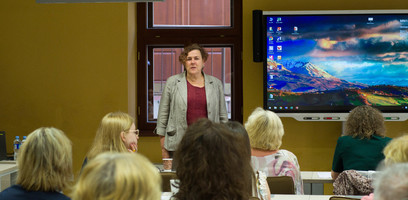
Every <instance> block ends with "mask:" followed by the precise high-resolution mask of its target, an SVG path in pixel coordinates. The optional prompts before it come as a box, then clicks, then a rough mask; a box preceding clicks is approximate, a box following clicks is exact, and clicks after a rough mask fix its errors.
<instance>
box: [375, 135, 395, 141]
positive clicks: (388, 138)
mask: <svg viewBox="0 0 408 200" xmlns="http://www.w3.org/2000/svg"><path fill="white" fill-rule="evenodd" d="M371 139H375V140H380V141H383V142H389V141H391V140H392V138H390V137H386V136H379V135H372V136H371Z"/></svg>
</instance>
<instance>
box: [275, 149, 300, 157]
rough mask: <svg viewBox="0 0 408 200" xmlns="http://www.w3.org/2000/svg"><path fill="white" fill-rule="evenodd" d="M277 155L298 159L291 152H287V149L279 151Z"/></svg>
mask: <svg viewBox="0 0 408 200" xmlns="http://www.w3.org/2000/svg"><path fill="white" fill-rule="evenodd" d="M277 153H279V154H282V155H285V156H287V157H292V158H296V155H295V154H294V153H292V152H291V151H289V150H286V149H281V150H279V151H278V152H277Z"/></svg>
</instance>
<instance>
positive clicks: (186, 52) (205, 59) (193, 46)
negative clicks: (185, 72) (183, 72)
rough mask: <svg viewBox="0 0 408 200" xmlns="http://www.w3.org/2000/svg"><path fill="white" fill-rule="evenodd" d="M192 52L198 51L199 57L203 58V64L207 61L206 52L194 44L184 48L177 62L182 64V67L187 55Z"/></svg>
mask: <svg viewBox="0 0 408 200" xmlns="http://www.w3.org/2000/svg"><path fill="white" fill-rule="evenodd" d="M192 50H199V51H200V53H201V57H202V58H203V62H205V61H207V58H208V53H207V51H205V49H204V48H203V47H201V46H200V45H198V44H197V43H194V44H190V45H187V46H185V47H184V50H183V51H182V52H181V54H180V56H179V61H180V62H181V63H183V65H184V63H185V62H186V59H187V55H188V53H190V51H192Z"/></svg>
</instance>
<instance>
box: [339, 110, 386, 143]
mask: <svg viewBox="0 0 408 200" xmlns="http://www.w3.org/2000/svg"><path fill="white" fill-rule="evenodd" d="M373 134H375V135H378V136H383V137H384V136H385V124H384V117H383V115H382V113H381V111H379V110H378V109H376V108H373V107H371V106H368V105H362V106H357V107H355V108H354V109H353V110H351V112H350V114H349V115H348V118H347V121H346V130H345V135H350V136H352V137H354V138H361V139H363V138H370V137H371V135H373Z"/></svg>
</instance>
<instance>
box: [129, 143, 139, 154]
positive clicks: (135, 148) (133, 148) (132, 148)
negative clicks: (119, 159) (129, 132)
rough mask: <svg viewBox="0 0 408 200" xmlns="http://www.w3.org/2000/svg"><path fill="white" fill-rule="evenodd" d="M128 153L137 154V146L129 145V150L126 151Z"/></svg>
mask: <svg viewBox="0 0 408 200" xmlns="http://www.w3.org/2000/svg"><path fill="white" fill-rule="evenodd" d="M128 151H129V152H131V153H133V152H137V146H136V144H135V143H132V144H130V149H128Z"/></svg>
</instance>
